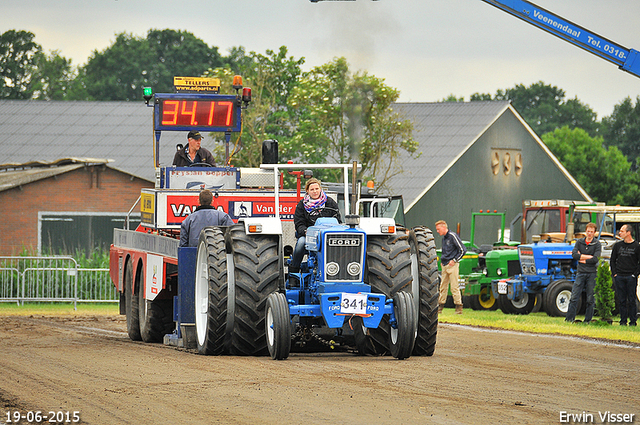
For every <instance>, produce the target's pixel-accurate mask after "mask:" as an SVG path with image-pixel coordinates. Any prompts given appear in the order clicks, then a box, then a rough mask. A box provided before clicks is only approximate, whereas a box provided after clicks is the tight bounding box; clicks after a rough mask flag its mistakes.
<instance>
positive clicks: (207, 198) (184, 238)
mask: <svg viewBox="0 0 640 425" xmlns="http://www.w3.org/2000/svg"><path fill="white" fill-rule="evenodd" d="M212 201H213V194H212V193H211V191H210V190H208V189H205V190H203V191H202V192H200V196H199V202H200V206H199V207H198V208H196V210H195V211H194V212H192V213H191V214H189V217H187V218H185V219H184V221H183V222H182V225H181V226H180V246H198V238H199V237H200V232H201V231H202V229H204V228H205V227H208V226H231V225H232V224H233V220H231V217H229V214H227V213H226V212H224V211H219V210H217V209H215V208H214V207H212V206H211V202H212Z"/></svg>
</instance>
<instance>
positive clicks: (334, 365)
mask: <svg viewBox="0 0 640 425" xmlns="http://www.w3.org/2000/svg"><path fill="white" fill-rule="evenodd" d="M125 332H126V325H125V322H124V318H123V317H121V316H106V317H105V316H102V317H77V318H43V317H2V318H0V338H1V340H2V343H1V344H2V345H1V346H2V349H1V351H0V370H1V371H2V373H0V406H1V407H2V409H0V410H1V412H0V413H1V414H2V415H3V416H0V420H2V421H3V422H4V421H6V419H7V412H14V411H16V410H19V411H21V412H23V413H25V412H27V411H29V410H32V411H33V410H40V411H43V412H44V413H45V414H48V412H49V411H56V412H57V411H64V412H67V411H70V412H73V411H79V412H80V413H79V415H80V418H81V421H82V423H88V424H142V423H157V424H165V423H172V424H178V423H180V424H189V423H192V424H205V423H247V424H248V423H251V424H263V423H273V424H276V423H277V424H279V425H283V424H299V423H311V424H315V423H327V424H328V423H351V424H387V423H388V424H391V423H393V424H483V425H484V424H498V423H504V424H516V423H517V424H556V423H560V412H562V411H565V412H568V413H575V414H579V413H582V412H583V411H584V412H586V413H591V414H592V415H593V423H602V421H601V420H600V418H599V415H598V412H599V411H600V412H603V413H604V412H605V411H610V412H612V413H629V414H635V416H634V420H635V423H640V418H639V416H640V403H639V402H638V396H639V394H640V381H639V380H638V372H640V347H632V346H622V345H603V344H600V343H594V342H590V341H584V340H580V339H575V338H564V337H553V336H539V335H538V336H536V335H530V334H520V333H513V332H494V331H487V330H479V329H473V328H467V327H461V326H455V325H446V324H441V325H440V327H439V331H438V343H437V347H436V353H435V355H434V356H433V357H424V358H417V357H412V358H410V359H408V360H406V361H397V360H394V359H393V358H392V357H380V358H378V357H358V356H355V355H352V354H344V353H329V354H311V355H310V354H292V355H291V357H290V358H289V359H288V360H285V361H279V362H277V361H273V360H271V359H270V358H251V357H205V356H199V355H196V354H193V353H192V352H190V351H184V350H178V349H175V348H172V347H167V346H163V345H159V344H144V343H137V342H132V341H130V340H129V339H128V338H127V336H126V333H125ZM21 423H27V422H26V421H22V422H21Z"/></svg>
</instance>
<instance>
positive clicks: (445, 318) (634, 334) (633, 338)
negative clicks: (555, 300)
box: [439, 308, 640, 344]
mask: <svg viewBox="0 0 640 425" xmlns="http://www.w3.org/2000/svg"><path fill="white" fill-rule="evenodd" d="M576 319H578V320H582V319H584V316H578V317H577V318H576ZM616 319H618V320H614V322H613V324H612V325H610V324H608V323H606V322H602V321H600V320H598V318H594V320H592V321H591V323H589V324H584V323H566V322H565V321H564V317H549V316H548V315H547V313H532V314H527V315H509V314H504V313H502V312H501V311H500V310H497V311H473V310H469V309H465V310H464V312H463V314H461V315H460V314H455V313H454V310H453V309H451V308H445V309H444V311H443V312H442V313H441V314H440V317H439V320H440V322H441V323H457V324H460V325H471V326H481V327H485V328H492V329H508V330H513V331H523V332H535V333H544V334H556V335H572V336H578V337H585V338H597V339H604V340H610V341H625V342H632V343H636V344H640V328H639V327H637V326H636V327H633V326H620V325H619V324H618V321H619V318H616Z"/></svg>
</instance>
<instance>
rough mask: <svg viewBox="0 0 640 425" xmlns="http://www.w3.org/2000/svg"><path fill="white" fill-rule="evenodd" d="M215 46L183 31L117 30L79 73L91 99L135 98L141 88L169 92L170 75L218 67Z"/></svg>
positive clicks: (194, 72)
mask: <svg viewBox="0 0 640 425" xmlns="http://www.w3.org/2000/svg"><path fill="white" fill-rule="evenodd" d="M222 64H223V60H222V58H221V57H220V55H219V53H218V49H217V47H209V46H207V44H206V43H204V42H203V41H202V40H200V39H198V38H196V37H195V36H194V35H193V34H191V33H188V32H186V31H174V30H169V29H166V30H149V32H148V33H147V37H146V38H141V37H136V36H134V35H132V34H127V33H120V34H118V35H117V36H116V40H115V42H114V43H113V44H112V45H111V46H109V47H107V48H106V49H105V50H104V51H102V52H98V51H95V50H94V52H93V54H92V55H91V57H90V58H89V60H88V61H87V64H86V65H85V66H84V67H83V69H82V71H81V72H80V73H79V78H82V80H83V82H82V84H83V85H84V87H86V91H87V93H88V97H89V98H90V99H93V100H139V99H141V98H142V87H144V86H151V87H153V89H154V91H155V92H164V93H167V92H172V91H173V77H174V76H187V77H196V76H201V75H202V74H203V73H204V72H205V71H207V70H208V69H209V68H214V67H217V66H221V65H222Z"/></svg>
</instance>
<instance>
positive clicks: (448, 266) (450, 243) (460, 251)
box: [436, 220, 467, 314]
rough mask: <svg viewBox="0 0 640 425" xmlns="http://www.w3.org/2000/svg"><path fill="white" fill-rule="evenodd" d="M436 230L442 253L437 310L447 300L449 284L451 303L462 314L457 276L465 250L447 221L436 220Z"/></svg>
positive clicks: (440, 308) (441, 308)
mask: <svg viewBox="0 0 640 425" xmlns="http://www.w3.org/2000/svg"><path fill="white" fill-rule="evenodd" d="M436 231H437V232H438V234H439V235H440V236H442V254H441V255H440V264H441V266H442V273H441V274H442V279H441V281H440V297H439V299H438V304H439V307H438V312H439V313H441V312H442V310H443V309H444V304H445V303H446V302H447V292H448V289H449V285H451V295H452V296H453V303H454V304H455V306H456V314H462V295H461V294H460V286H459V285H458V278H459V277H460V260H462V257H463V256H464V254H465V253H466V252H467V247H466V246H464V244H463V243H462V241H461V240H460V237H459V236H458V235H457V234H456V233H455V232H452V231H450V230H449V227H448V226H447V222H446V221H444V220H439V221H437V222H436Z"/></svg>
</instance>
